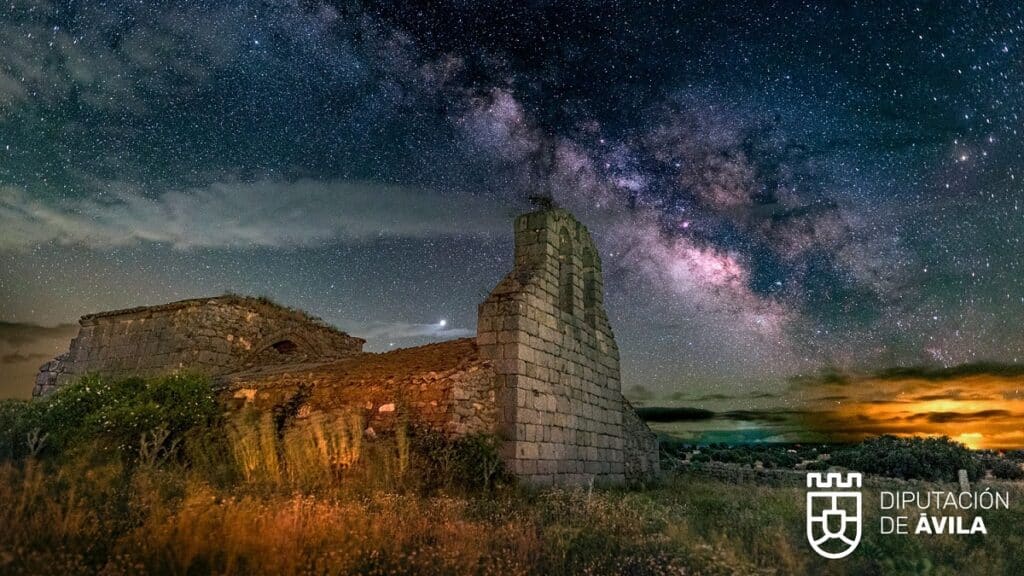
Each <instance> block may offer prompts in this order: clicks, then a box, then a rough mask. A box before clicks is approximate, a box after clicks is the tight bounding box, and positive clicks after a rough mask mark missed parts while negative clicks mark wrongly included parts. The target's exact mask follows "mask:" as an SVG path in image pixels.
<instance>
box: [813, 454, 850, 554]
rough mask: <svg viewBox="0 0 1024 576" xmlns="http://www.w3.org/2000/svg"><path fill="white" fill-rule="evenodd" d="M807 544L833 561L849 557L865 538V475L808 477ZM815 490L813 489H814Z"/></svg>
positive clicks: (831, 474)
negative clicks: (862, 515) (863, 496)
mask: <svg viewBox="0 0 1024 576" xmlns="http://www.w3.org/2000/svg"><path fill="white" fill-rule="evenodd" d="M807 488H808V491H807V541H808V542H810V544H811V548H813V549H814V551H815V552H817V553H818V554H820V555H821V556H823V557H825V558H829V559H833V560H835V559H838V558H845V557H847V556H849V555H850V554H851V553H852V552H853V551H854V550H855V549H856V548H857V544H859V543H860V537H861V525H862V520H861V493H860V488H861V474H860V473H859V472H850V473H848V474H839V473H836V472H830V473H828V474H826V475H825V476H824V477H822V474H821V473H820V472H810V473H808V474H807ZM811 489H813V490H811Z"/></svg>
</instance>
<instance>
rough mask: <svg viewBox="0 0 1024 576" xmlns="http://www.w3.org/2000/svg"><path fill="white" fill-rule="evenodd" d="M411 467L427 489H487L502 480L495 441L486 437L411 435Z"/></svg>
mask: <svg viewBox="0 0 1024 576" xmlns="http://www.w3.org/2000/svg"><path fill="white" fill-rule="evenodd" d="M410 443H411V452H412V458H413V461H414V464H413V467H414V468H415V469H416V472H417V474H418V475H419V476H420V477H421V478H423V479H429V480H430V482H431V483H432V484H433V486H429V485H428V486H427V488H436V487H443V488H463V489H469V490H475V489H488V488H490V487H491V486H493V485H494V483H495V482H496V481H498V480H500V479H503V478H504V475H505V471H504V468H503V466H502V461H501V457H500V456H499V454H498V448H499V446H500V442H499V440H498V439H497V438H496V437H495V436H493V435H488V434H473V435H469V436H465V437H461V438H455V439H452V438H448V437H446V436H445V435H444V434H441V433H438V432H435V431H432V430H417V431H415V432H414V433H413V434H412V435H411V440H410Z"/></svg>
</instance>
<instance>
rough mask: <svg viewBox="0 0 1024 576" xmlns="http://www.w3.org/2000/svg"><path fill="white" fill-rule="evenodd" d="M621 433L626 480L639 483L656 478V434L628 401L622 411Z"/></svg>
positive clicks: (657, 454)
mask: <svg viewBox="0 0 1024 576" xmlns="http://www.w3.org/2000/svg"><path fill="white" fill-rule="evenodd" d="M622 434H623V445H622V447H623V460H624V464H625V467H624V472H625V475H626V482H627V483H629V484H633V485H640V484H645V483H647V482H649V481H651V480H654V479H656V477H657V476H658V474H659V472H660V468H661V465H660V449H659V447H658V435H657V434H655V433H654V432H653V431H652V430H651V429H650V428H648V426H647V423H646V422H644V421H643V420H641V419H640V415H639V414H637V413H636V410H634V409H633V406H632V405H631V404H630V403H629V402H625V409H624V410H623V411H622Z"/></svg>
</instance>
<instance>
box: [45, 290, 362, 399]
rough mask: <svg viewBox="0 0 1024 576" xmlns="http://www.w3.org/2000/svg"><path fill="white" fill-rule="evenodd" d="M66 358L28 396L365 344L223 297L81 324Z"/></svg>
mask: <svg viewBox="0 0 1024 576" xmlns="http://www.w3.org/2000/svg"><path fill="white" fill-rule="evenodd" d="M79 324H80V325H81V328H80V329H79V332H78V335H77V336H76V337H75V338H74V339H73V340H72V341H71V346H70V349H69V350H68V352H66V353H65V354H63V355H61V356H59V357H57V358H56V359H54V360H52V361H50V362H47V363H46V364H44V365H43V366H42V368H41V369H40V372H39V375H38V376H37V378H36V387H35V389H34V390H33V395H35V396H39V395H43V394H47V393H49V392H52V391H53V390H55V389H56V388H57V387H59V386H61V385H63V384H65V383H67V382H69V381H73V380H74V379H76V378H79V377H81V376H82V375H85V374H89V373H97V374H101V375H105V376H111V377H125V376H142V377H148V376H156V375H160V374H167V373H173V372H177V371H188V372H198V373H205V374H209V375H218V374H223V373H226V372H229V371H232V370H237V369H240V368H243V367H245V366H252V365H266V364H274V363H277V362H294V361H296V360H301V359H313V358H333V357H342V356H347V355H351V354H355V353H359V352H360V351H361V350H362V346H363V340H362V339H360V338H353V337H351V336H349V335H347V334H345V333H343V332H339V331H338V330H335V329H334V328H331V327H330V326H328V325H326V324H324V323H322V322H320V321H318V320H316V319H314V318H312V317H310V316H308V315H306V314H304V313H302V312H298V311H295V310H290V309H287V308H283V307H281V306H278V305H276V304H273V303H271V302H268V301H266V300H262V299H258V298H245V297H240V296H221V297H216V298H205V299H195V300H185V301H181V302H174V303H171V304H165V305H161V306H150V307H144V308H132V309H128V310H118V311H114V312H103V313H99V314H90V315H88V316H83V317H82V318H81V320H79Z"/></svg>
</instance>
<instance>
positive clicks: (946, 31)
mask: <svg viewBox="0 0 1024 576" xmlns="http://www.w3.org/2000/svg"><path fill="white" fill-rule="evenodd" d="M1022 39H1024V9H1022V8H1021V7H1020V6H1017V5H1014V4H1013V3H999V4H996V3H980V2H979V3H973V2H972V3H931V4H928V5H925V4H924V3H913V2H890V3H885V4H884V5H880V4H874V3H871V4H868V3H852V4H849V5H846V6H841V7H840V6H833V5H828V4H824V3H823V4H806V3H796V2H782V3H777V4H774V5H772V6H771V7H770V8H764V7H760V6H755V5H754V4H751V5H749V6H739V5H728V6H718V5H714V4H710V3H709V4H708V5H706V6H701V5H694V4H692V3H675V4H674V3H661V2H657V3H625V2H584V1H575V2H565V3H547V2H524V3H493V4H492V3H459V2H454V3H429V4H423V5H416V4H407V3H395V4H393V5H392V4H388V3H378V2H366V3H356V2H301V3H300V2H278V3H270V2H256V1H251V2H237V3H231V4H225V3H193V4H188V5H185V6H174V5H166V4H163V3H160V4H156V3H142V4H139V3H130V2H90V3H86V4H82V3H74V2H68V3H64V2H58V3H51V2H21V1H15V2H14V3H9V4H7V5H5V6H4V7H3V8H0V46H3V47H4V49H3V50H2V51H0V270H3V274H0V318H3V319H5V320H8V321H12V322H20V323H33V324H42V325H53V324H57V323H66V322H72V321H74V319H75V318H77V317H78V316H79V315H81V314H85V313H88V312H92V311H96V310H100V309H109V308H120V307H126V306H135V305H141V304H152V303H159V302H162V301H167V300H171V299H180V298H187V297H194V296H200V295H209V294H216V293H220V292H223V291H226V290H231V291H237V292H243V293H253V294H261V295H268V296H270V297H272V298H274V299H276V300H279V301H281V302H282V303H285V304H288V305H293V306H297V307H300V308H304V309H307V310H309V311H310V312H312V313H314V314H316V315H319V316H322V317H323V318H325V319H326V320H328V321H329V322H331V323H333V324H335V325H337V326H339V327H340V328H342V329H344V330H347V331H349V332H351V333H353V334H357V335H366V336H367V337H368V340H369V346H370V347H371V348H372V349H375V350H383V349H387V348H389V347H394V346H407V345H412V344H417V343H421V342H425V341H430V340H436V339H443V338H450V337H459V336H463V335H467V334H472V333H473V330H474V324H475V314H476V304H477V303H478V302H480V301H481V300H482V299H483V298H484V297H485V296H486V294H487V292H488V291H489V290H490V288H491V287H492V286H493V285H494V284H495V283H496V282H497V281H498V279H499V278H500V277H501V276H502V274H503V273H504V272H505V271H507V270H508V269H509V268H510V267H511V229H510V228H511V219H512V217H513V216H514V215H515V214H517V213H519V212H521V211H524V210H526V209H528V208H529V203H528V201H527V198H528V196H530V195H531V194H536V193H550V194H552V195H553V196H554V198H555V199H556V201H557V202H558V203H560V204H561V205H563V206H565V207H566V208H568V209H570V210H572V211H574V212H575V213H576V214H577V215H578V216H579V218H580V219H581V220H582V221H583V222H585V223H586V224H587V225H588V227H589V228H590V229H591V231H592V233H593V235H594V237H595V240H596V242H597V243H598V245H599V247H600V249H601V252H602V259H603V264H604V272H605V276H606V290H607V292H608V293H607V295H606V303H607V306H608V309H609V314H610V316H611V320H612V325H613V327H614V328H615V330H616V334H617V337H618V339H619V342H620V347H621V349H622V355H623V369H624V378H623V379H624V383H625V386H626V387H627V388H629V387H631V386H641V387H643V388H645V389H647V390H649V391H651V392H653V393H654V394H656V395H665V396H667V395H671V394H673V393H679V392H686V393H693V394H703V393H707V392H712V391H723V390H724V391H726V392H728V393H729V394H735V395H737V396H739V397H741V398H742V397H744V395H754V394H755V393H756V392H758V391H762V392H763V391H769V392H772V393H777V392H780V391H782V390H784V389H786V387H787V386H788V384H787V382H788V379H789V378H790V377H792V376H793V375H795V374H800V373H805V374H806V373H814V372H816V371H818V370H820V369H822V368H826V367H827V368H830V369H832V368H834V369H838V370H851V371H857V370H872V369H876V368H879V367H892V366H911V365H913V366H917V365H926V366H937V367H950V366H956V365H959V364H964V363H972V362H980V361H988V362H993V363H999V364H1012V363H1018V362H1020V361H1021V360H1022V359H1024V333H1022V331H1021V330H1020V325H1021V323H1022V321H1024V269H1022V258H1021V254H1022V248H1024V246H1022V238H1024V215H1022V213H1021V204H1022V203H1024V191H1022V189H1021V184H1022V178H1024V157H1022V154H1024V134H1022V130H1024V125H1022V115H1024V58H1021V55H1022V54H1024V43H1022ZM441 319H445V321H446V322H445V323H441V322H440V320H441ZM779 401H780V402H787V401H788V400H786V399H785V398H783V399H780V400H779ZM751 402H753V401H752V400H751Z"/></svg>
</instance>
